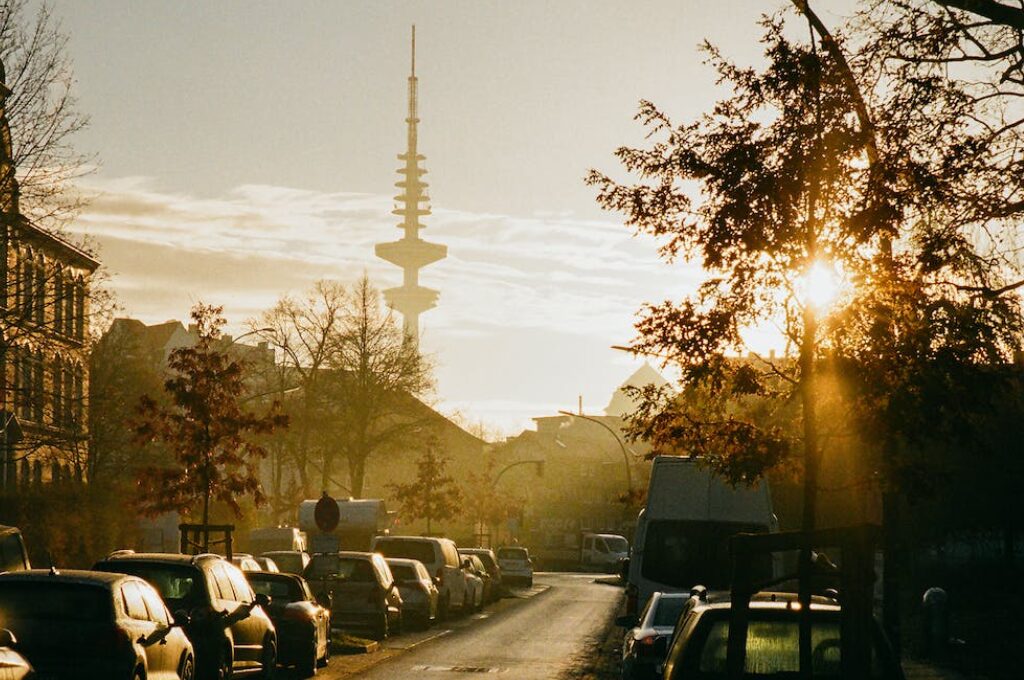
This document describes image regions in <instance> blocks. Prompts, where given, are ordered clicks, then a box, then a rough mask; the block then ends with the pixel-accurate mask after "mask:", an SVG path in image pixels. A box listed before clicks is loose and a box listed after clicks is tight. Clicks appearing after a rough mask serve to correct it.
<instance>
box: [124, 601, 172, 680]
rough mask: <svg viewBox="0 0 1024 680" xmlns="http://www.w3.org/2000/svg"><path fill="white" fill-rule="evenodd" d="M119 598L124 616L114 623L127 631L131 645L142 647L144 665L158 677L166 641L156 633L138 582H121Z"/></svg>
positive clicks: (162, 666)
mask: <svg viewBox="0 0 1024 680" xmlns="http://www.w3.org/2000/svg"><path fill="white" fill-rule="evenodd" d="M121 598H122V601H123V603H124V612H125V614H126V618H124V619H121V620H120V621H118V622H117V623H116V624H115V625H120V626H122V627H123V628H124V629H125V630H126V631H128V635H129V636H130V638H131V641H132V644H133V645H139V646H141V647H142V649H143V653H144V654H145V655H146V666H147V667H148V668H151V669H152V670H151V671H150V675H151V676H152V677H156V678H159V677H161V676H160V673H161V672H162V671H163V669H164V666H165V665H166V663H167V662H166V658H165V657H166V654H165V650H166V649H167V642H166V640H164V639H163V638H162V637H160V636H159V635H158V634H157V624H156V622H155V621H153V620H152V619H151V618H150V615H149V611H148V610H147V609H146V602H145V599H144V598H143V593H142V588H140V587H139V584H138V583H135V582H133V581H125V582H124V583H122V584H121Z"/></svg>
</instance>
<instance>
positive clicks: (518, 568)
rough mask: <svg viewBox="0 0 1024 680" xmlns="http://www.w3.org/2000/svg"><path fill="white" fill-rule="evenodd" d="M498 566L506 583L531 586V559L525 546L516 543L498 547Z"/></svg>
mask: <svg viewBox="0 0 1024 680" xmlns="http://www.w3.org/2000/svg"><path fill="white" fill-rule="evenodd" d="M498 566H499V567H501V576H502V579H503V580H504V581H505V583H506V584H508V585H514V584H517V583H518V584H520V585H525V586H526V587H527V588H530V587H533V560H531V559H530V552H529V551H528V550H527V549H526V548H523V547H520V546H518V545H515V546H506V547H504V548H498Z"/></svg>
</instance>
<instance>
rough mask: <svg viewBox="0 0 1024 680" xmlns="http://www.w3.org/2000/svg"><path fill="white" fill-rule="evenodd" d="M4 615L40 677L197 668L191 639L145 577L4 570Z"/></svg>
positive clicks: (165, 674) (0, 583)
mask: <svg viewBox="0 0 1024 680" xmlns="http://www.w3.org/2000/svg"><path fill="white" fill-rule="evenodd" d="M0 620H2V621H3V624H4V626H6V627H7V628H8V629H9V630H10V632H11V633H12V634H13V636H14V637H15V639H16V640H17V651H18V652H19V653H20V654H22V655H24V657H25V658H26V659H28V661H29V663H31V664H32V666H34V667H35V670H36V672H37V673H38V674H39V677H41V678H54V679H61V680H63V679H64V678H67V679H71V678H104V680H138V679H139V678H152V679H153V680H163V679H166V678H182V679H184V680H192V679H193V678H194V676H195V657H194V656H193V653H192V644H191V643H190V642H189V640H188V638H187V637H186V636H185V633H183V632H182V630H181V626H179V625H178V624H176V623H175V622H174V619H173V618H172V617H171V613H170V612H169V611H168V609H167V607H166V606H164V603H163V602H162V601H161V599H160V596H159V595H158V594H157V593H156V591H155V590H153V588H152V587H150V586H149V584H147V583H146V582H145V581H143V580H141V579H138V578H135V577H133V576H126V575H124V574H106V573H102V572H96V571H77V570H66V571H59V572H58V571H57V570H55V569H50V570H43V569H33V570H29V571H19V572H8V573H6V574H0Z"/></svg>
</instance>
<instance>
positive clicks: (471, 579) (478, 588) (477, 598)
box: [462, 556, 484, 612]
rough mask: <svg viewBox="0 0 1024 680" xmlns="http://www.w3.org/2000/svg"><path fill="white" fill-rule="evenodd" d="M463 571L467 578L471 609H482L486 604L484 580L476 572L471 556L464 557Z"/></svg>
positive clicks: (467, 594)
mask: <svg viewBox="0 0 1024 680" xmlns="http://www.w3.org/2000/svg"><path fill="white" fill-rule="evenodd" d="M462 573H463V577H464V578H465V579H466V598H467V600H468V601H469V602H470V603H471V604H470V609H471V610H472V611H475V612H476V611H480V610H481V609H482V608H483V606H484V580H483V579H482V578H480V575H479V574H477V573H476V569H475V568H474V567H473V560H472V559H470V558H469V556H466V557H463V558H462Z"/></svg>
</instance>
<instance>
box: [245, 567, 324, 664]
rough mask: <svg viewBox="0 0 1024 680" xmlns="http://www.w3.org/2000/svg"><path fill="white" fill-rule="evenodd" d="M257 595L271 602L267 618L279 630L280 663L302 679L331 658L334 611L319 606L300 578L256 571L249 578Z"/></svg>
mask: <svg viewBox="0 0 1024 680" xmlns="http://www.w3.org/2000/svg"><path fill="white" fill-rule="evenodd" d="M246 577H247V578H248V579H249V585H251V586H252V589H253V590H254V591H256V594H257V595H260V594H262V595H266V596H267V597H268V598H270V604H268V605H267V614H268V615H269V616H270V620H271V621H273V622H274V628H276V629H277V644H278V651H277V660H278V663H280V664H282V665H284V666H295V667H296V668H297V669H298V671H299V673H300V674H301V676H302V677H304V678H308V677H310V676H311V675H314V674H315V673H316V669H317V667H318V666H326V665H327V661H328V660H329V659H330V658H331V611H330V610H329V609H327V608H326V607H324V606H323V605H321V604H320V603H318V602H317V601H316V598H315V597H314V596H313V592H312V591H311V590H310V588H309V584H308V583H306V580H305V579H304V578H302V577H301V576H296V575H294V574H281V573H275V572H263V571H254V572H250V573H248V574H246Z"/></svg>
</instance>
